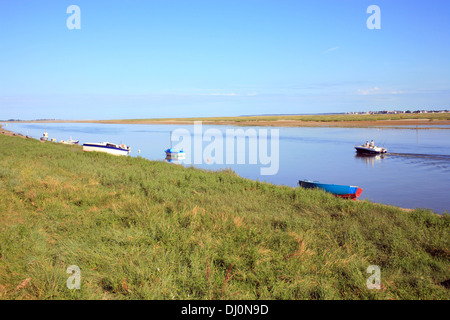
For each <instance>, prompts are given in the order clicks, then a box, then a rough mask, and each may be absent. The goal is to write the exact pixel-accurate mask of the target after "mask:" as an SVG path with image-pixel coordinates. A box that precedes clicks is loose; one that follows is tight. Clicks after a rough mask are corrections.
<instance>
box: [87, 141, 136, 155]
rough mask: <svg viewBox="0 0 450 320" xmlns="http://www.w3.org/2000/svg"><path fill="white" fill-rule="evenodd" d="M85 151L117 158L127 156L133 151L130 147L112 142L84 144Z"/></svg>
mask: <svg viewBox="0 0 450 320" xmlns="http://www.w3.org/2000/svg"><path fill="white" fill-rule="evenodd" d="M83 151H97V152H106V153H110V154H113V155H116V156H126V155H128V154H129V153H130V151H131V149H130V147H129V146H126V145H124V144H120V145H119V144H115V143H111V142H101V143H91V142H89V143H84V144H83Z"/></svg>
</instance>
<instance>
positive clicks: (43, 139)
mask: <svg viewBox="0 0 450 320" xmlns="http://www.w3.org/2000/svg"><path fill="white" fill-rule="evenodd" d="M47 140H48V133H47V131H44V133H43V134H42V137H41V141H47Z"/></svg>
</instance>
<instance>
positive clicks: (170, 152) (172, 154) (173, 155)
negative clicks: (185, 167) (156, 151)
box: [164, 148, 186, 159]
mask: <svg viewBox="0 0 450 320" xmlns="http://www.w3.org/2000/svg"><path fill="white" fill-rule="evenodd" d="M164 152H165V153H166V159H185V158H186V154H185V153H184V151H183V150H176V149H172V148H169V149H166V150H164Z"/></svg>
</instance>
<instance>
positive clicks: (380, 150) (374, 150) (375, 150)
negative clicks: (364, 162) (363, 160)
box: [355, 140, 387, 154]
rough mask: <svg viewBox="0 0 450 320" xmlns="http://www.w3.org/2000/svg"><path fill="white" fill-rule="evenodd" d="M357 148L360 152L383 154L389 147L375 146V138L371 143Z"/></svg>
mask: <svg viewBox="0 0 450 320" xmlns="http://www.w3.org/2000/svg"><path fill="white" fill-rule="evenodd" d="M355 149H356V152H357V153H359V154H381V153H386V152H387V149H385V148H381V147H377V146H375V145H374V143H373V140H372V142H371V143H369V142H366V143H365V144H363V145H361V146H355Z"/></svg>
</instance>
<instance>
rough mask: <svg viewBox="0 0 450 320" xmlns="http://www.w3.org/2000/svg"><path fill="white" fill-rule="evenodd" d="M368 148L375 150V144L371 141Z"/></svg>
mask: <svg viewBox="0 0 450 320" xmlns="http://www.w3.org/2000/svg"><path fill="white" fill-rule="evenodd" d="M370 147H371V148H375V142H373V140H372V141H370Z"/></svg>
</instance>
